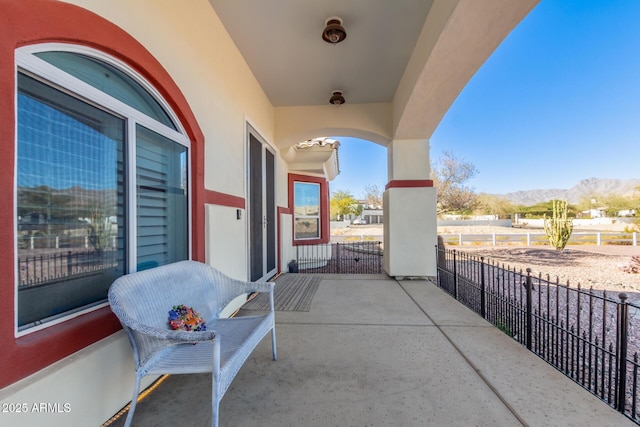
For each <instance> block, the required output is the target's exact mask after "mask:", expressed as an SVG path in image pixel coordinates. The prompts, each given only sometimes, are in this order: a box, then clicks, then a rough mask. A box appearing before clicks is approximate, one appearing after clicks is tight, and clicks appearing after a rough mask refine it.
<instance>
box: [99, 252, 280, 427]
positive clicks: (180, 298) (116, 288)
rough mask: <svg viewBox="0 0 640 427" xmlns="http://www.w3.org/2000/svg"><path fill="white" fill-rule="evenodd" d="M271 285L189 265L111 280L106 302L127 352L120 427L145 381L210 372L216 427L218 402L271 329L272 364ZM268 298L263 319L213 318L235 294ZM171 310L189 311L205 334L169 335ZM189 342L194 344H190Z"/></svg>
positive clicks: (178, 333)
mask: <svg viewBox="0 0 640 427" xmlns="http://www.w3.org/2000/svg"><path fill="white" fill-rule="evenodd" d="M273 286H274V283H272V282H262V283H259V282H255V283H252V282H242V281H238V280H234V279H231V278H230V277H227V276H225V275H224V274H222V273H221V272H219V271H218V270H216V269H214V268H212V267H210V266H208V265H206V264H202V263H200V262H196V261H180V262H177V263H174V264H169V265H165V266H161V267H157V268H153V269H150V270H145V271H142V272H138V273H133V274H128V275H125V276H122V277H120V278H118V279H117V280H116V281H115V282H114V283H113V284H112V285H111V287H110V289H109V303H110V304H111V309H112V310H113V312H114V313H115V315H116V316H117V317H118V319H119V320H120V322H121V323H122V326H123V328H124V330H125V331H126V333H127V336H128V337H129V341H130V343H131V346H132V347H133V356H134V361H135V377H136V378H135V386H134V390H133V398H132V400H131V408H130V409H129V414H128V415H127V420H126V422H125V426H129V425H130V424H131V420H132V418H133V413H134V411H135V408H136V400H137V397H138V394H139V392H140V380H141V379H142V378H143V377H144V376H145V375H162V374H191V373H205V372H211V373H212V374H213V381H212V425H213V426H217V425H218V412H219V406H220V400H221V399H222V397H223V396H224V393H225V392H226V391H227V388H228V387H229V385H230V384H231V381H232V380H233V378H234V377H235V376H236V374H237V373H238V371H239V370H240V368H241V367H242V365H243V363H244V362H245V360H246V359H247V358H248V357H249V355H250V354H251V352H252V351H253V349H254V348H255V347H256V346H257V345H258V343H259V342H260V341H261V340H262V338H263V337H264V336H265V335H266V334H267V333H268V332H269V331H271V339H272V350H273V360H276V358H277V352H276V335H275V314H274V305H273ZM250 292H268V293H269V294H270V300H271V310H270V312H268V313H267V314H265V315H259V316H249V317H234V318H230V319H227V318H220V317H219V316H220V312H221V311H222V309H223V308H224V307H225V306H227V305H228V304H229V302H231V301H232V300H233V299H234V298H236V297H237V296H239V295H241V294H244V293H250ZM178 304H184V305H186V306H187V307H193V308H194V310H196V311H197V312H199V313H200V314H201V315H202V317H203V318H204V319H205V320H206V322H207V323H206V329H207V330H206V331H202V332H188V331H177V330H172V329H171V328H170V327H169V325H168V312H169V310H171V308H172V307H173V306H175V305H178ZM193 343H197V344H196V345H193Z"/></svg>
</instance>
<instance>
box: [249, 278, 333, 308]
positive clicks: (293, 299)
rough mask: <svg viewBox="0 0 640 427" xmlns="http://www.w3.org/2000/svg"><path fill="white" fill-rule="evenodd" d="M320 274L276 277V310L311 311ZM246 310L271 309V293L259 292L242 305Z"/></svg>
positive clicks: (274, 293)
mask: <svg viewBox="0 0 640 427" xmlns="http://www.w3.org/2000/svg"><path fill="white" fill-rule="evenodd" d="M321 280H322V279H321V278H320V277H318V276H312V275H307V274H295V273H287V274H283V275H282V276H280V277H278V278H277V279H276V285H275V288H274V290H273V302H274V306H275V310H276V311H309V310H310V309H311V302H312V301H313V296H314V295H315V294H316V291H317V290H318V286H319V285H320V281H321ZM242 308H243V309H244V310H260V311H268V310H269V295H268V294H265V293H259V294H257V295H256V296H255V297H254V298H253V299H251V300H250V301H247V302H246V303H245V305H243V306H242Z"/></svg>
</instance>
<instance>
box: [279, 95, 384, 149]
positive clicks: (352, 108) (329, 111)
mask: <svg viewBox="0 0 640 427" xmlns="http://www.w3.org/2000/svg"><path fill="white" fill-rule="evenodd" d="M275 119H276V141H277V144H278V146H279V147H281V148H287V147H290V146H292V145H294V144H297V143H298V142H302V141H306V140H307V139H312V138H318V137H325V136H351V137H355V138H362V139H366V140H369V141H372V142H375V143H377V144H380V145H383V146H386V145H387V144H388V143H389V141H390V140H391V135H392V126H391V125H392V106H391V104H343V105H341V106H339V107H334V106H331V105H317V106H302V107H277V108H276V109H275Z"/></svg>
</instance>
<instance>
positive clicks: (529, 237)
mask: <svg viewBox="0 0 640 427" xmlns="http://www.w3.org/2000/svg"><path fill="white" fill-rule="evenodd" d="M527 246H531V233H527Z"/></svg>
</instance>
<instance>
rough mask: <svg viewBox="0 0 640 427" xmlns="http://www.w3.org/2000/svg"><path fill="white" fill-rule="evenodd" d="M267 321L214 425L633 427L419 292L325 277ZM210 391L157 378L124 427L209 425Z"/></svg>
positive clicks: (433, 290)
mask: <svg viewBox="0 0 640 427" xmlns="http://www.w3.org/2000/svg"><path fill="white" fill-rule="evenodd" d="M376 301H377V304H376ZM374 313H377V316H374ZM243 314H244V313H243ZM359 315H360V316H359ZM276 321H277V326H276V327H277V333H278V356H279V357H278V360H277V361H275V362H274V361H272V360H271V341H270V339H269V337H267V338H265V340H264V341H263V342H262V343H261V344H260V345H259V346H258V348H257V349H256V351H255V352H254V353H253V354H252V355H251V357H250V358H249V360H248V361H247V362H246V363H245V365H244V366H243V368H242V369H241V370H240V372H239V374H238V376H237V377H236V379H235V380H234V382H233V383H232V385H231V388H230V389H229V390H228V391H227V394H226V395H225V397H224V399H223V400H222V404H221V408H220V425H221V426H261V427H262V426H323V427H325V426H517V425H530V426H556V425H562V426H570V425H576V426H578V425H580V426H584V425H602V426H614V425H615V426H624V425H629V426H632V425H635V424H633V423H632V422H631V421H629V420H628V419H627V418H625V417H624V416H622V415H621V414H619V413H617V412H615V411H614V410H613V409H611V408H610V407H609V406H607V405H606V404H605V403H603V402H601V401H600V400H598V399H597V398H595V397H593V396H591V395H590V394H589V393H588V392H586V391H585V390H583V389H582V388H580V387H579V386H578V385H576V384H575V383H574V382H573V381H571V380H569V379H568V378H566V377H564V376H563V375H562V374H560V373H558V372H557V371H556V370H555V369H554V368H552V367H551V366H549V365H547V364H546V363H544V362H543V361H542V360H541V359H539V358H538V357H537V356H535V355H534V354H532V353H530V352H528V351H526V349H524V348H523V347H522V346H521V345H520V344H518V343H517V342H515V341H513V340H512V339H510V338H509V337H507V336H506V335H504V334H503V333H502V332H500V331H499V330H498V329H496V328H494V327H492V326H491V325H489V324H488V323H487V322H485V321H484V320H483V319H481V318H479V316H477V315H475V314H473V313H471V312H470V311H469V310H468V309H466V308H465V307H463V306H462V305H461V304H459V303H458V302H457V301H455V300H453V299H452V298H451V297H450V296H448V295H447V294H445V293H444V292H443V291H442V290H440V289H438V288H437V287H435V286H434V285H433V284H431V283H430V282H429V281H402V282H397V281H395V280H393V279H390V278H388V277H386V278H385V277H382V276H381V277H376V278H369V279H362V278H361V277H358V276H355V277H354V276H351V277H350V278H346V279H343V278H339V277H335V276H331V277H326V278H325V279H323V281H322V282H321V283H320V286H319V289H318V292H317V294H316V296H315V297H314V301H313V304H312V307H311V310H310V311H309V312H278V313H277V316H276ZM185 363H188V362H187V361H186V362H185ZM210 388H211V378H210V376H208V375H175V376H171V377H168V379H167V380H166V381H164V382H163V383H162V384H161V385H160V386H159V387H158V388H157V389H156V390H155V391H154V392H153V393H151V394H150V395H149V396H148V397H147V398H145V399H144V400H143V401H142V402H141V403H140V404H139V406H138V409H137V410H136V414H135V417H134V425H135V426H141V427H144V426H157V425H172V424H174V425H209V424H210V421H211V410H210V399H211V389H210ZM123 422H124V417H122V418H121V419H119V420H118V421H116V422H115V423H113V424H112V425H114V426H121V425H123Z"/></svg>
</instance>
